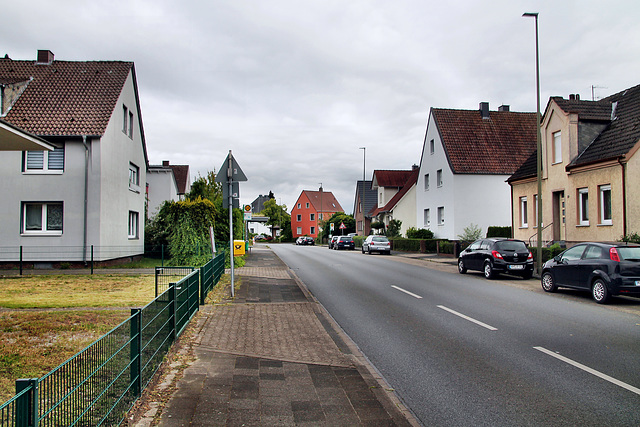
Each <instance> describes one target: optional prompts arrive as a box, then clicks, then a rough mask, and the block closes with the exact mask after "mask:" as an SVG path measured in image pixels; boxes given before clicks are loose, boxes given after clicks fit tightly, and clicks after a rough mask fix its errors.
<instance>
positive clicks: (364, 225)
mask: <svg viewBox="0 0 640 427" xmlns="http://www.w3.org/2000/svg"><path fill="white" fill-rule="evenodd" d="M359 149H360V150H362V200H361V202H362V208H361V210H362V237H364V236H365V231H366V228H367V217H366V216H365V211H364V195H365V188H364V186H365V176H366V171H367V147H360V148H359Z"/></svg>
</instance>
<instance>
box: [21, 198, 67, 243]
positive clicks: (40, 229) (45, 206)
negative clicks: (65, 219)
mask: <svg viewBox="0 0 640 427" xmlns="http://www.w3.org/2000/svg"><path fill="white" fill-rule="evenodd" d="M22 233H23V234H51V235H61V234H62V202H47V203H31V202H29V203H23V204H22Z"/></svg>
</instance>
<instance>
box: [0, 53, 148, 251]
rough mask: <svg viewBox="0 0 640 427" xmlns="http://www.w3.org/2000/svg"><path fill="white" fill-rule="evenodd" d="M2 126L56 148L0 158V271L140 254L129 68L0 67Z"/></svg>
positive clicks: (140, 180)
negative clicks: (19, 263)
mask: <svg viewBox="0 0 640 427" xmlns="http://www.w3.org/2000/svg"><path fill="white" fill-rule="evenodd" d="M0 83H2V87H3V94H2V95H3V96H2V100H3V102H2V120H4V121H6V122H7V123H10V124H13V125H15V126H19V127H20V128H22V129H23V130H24V131H26V132H28V133H30V134H33V135H36V136H38V137H40V138H42V139H44V140H45V141H47V142H48V143H49V144H51V145H52V146H53V147H54V150H53V151H22V152H6V153H4V154H3V156H1V157H0V180H1V181H2V182H3V183H5V185H3V186H2V188H1V189H0V195H1V197H2V200H3V203H2V204H0V223H2V227H1V228H0V242H2V246H3V247H5V248H7V250H3V251H2V252H1V254H0V257H1V259H0V261H5V262H6V261H9V262H15V261H16V260H17V258H18V255H17V253H16V251H15V250H14V249H15V248H20V247H22V248H23V250H24V251H23V255H24V259H25V260H26V261H34V262H53V261H86V260H87V259H88V258H89V255H90V248H91V246H94V249H95V251H94V259H95V260H97V261H101V260H108V259H114V258H123V257H130V256H135V255H139V254H142V253H143V252H144V212H145V185H146V172H147V152H146V146H145V140H144V131H143V127H142V119H141V114H140V102H139V98H138V90H137V83H136V74H135V69H134V65H133V63H131V62H117V61H92V62H71V61H57V60H55V59H54V55H53V53H51V52H50V51H38V55H37V59H36V60H35V61H34V60H13V59H10V58H8V57H5V58H2V59H0Z"/></svg>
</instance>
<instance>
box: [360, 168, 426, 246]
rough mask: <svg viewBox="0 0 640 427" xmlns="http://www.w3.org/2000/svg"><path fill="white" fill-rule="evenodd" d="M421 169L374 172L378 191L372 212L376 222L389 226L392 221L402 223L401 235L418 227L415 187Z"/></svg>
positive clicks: (375, 187)
mask: <svg viewBox="0 0 640 427" xmlns="http://www.w3.org/2000/svg"><path fill="white" fill-rule="evenodd" d="M418 173H419V168H418V166H414V167H413V168H412V169H411V170H393V171H390V170H376V171H374V172H373V180H372V188H373V189H374V190H376V191H377V206H376V207H375V209H374V210H373V211H372V212H371V216H372V217H373V218H374V221H377V222H380V223H382V224H384V226H385V228H386V227H388V226H389V223H390V222H391V220H394V219H395V220H399V221H401V222H402V224H401V227H400V234H401V235H404V234H406V232H407V229H409V228H411V227H416V191H415V186H416V182H417V178H418Z"/></svg>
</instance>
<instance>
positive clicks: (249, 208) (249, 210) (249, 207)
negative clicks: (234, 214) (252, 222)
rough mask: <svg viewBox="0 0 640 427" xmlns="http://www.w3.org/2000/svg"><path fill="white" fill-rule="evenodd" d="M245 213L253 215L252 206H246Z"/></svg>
mask: <svg viewBox="0 0 640 427" xmlns="http://www.w3.org/2000/svg"><path fill="white" fill-rule="evenodd" d="M244 211H245V212H249V213H251V212H252V209H251V205H244Z"/></svg>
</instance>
